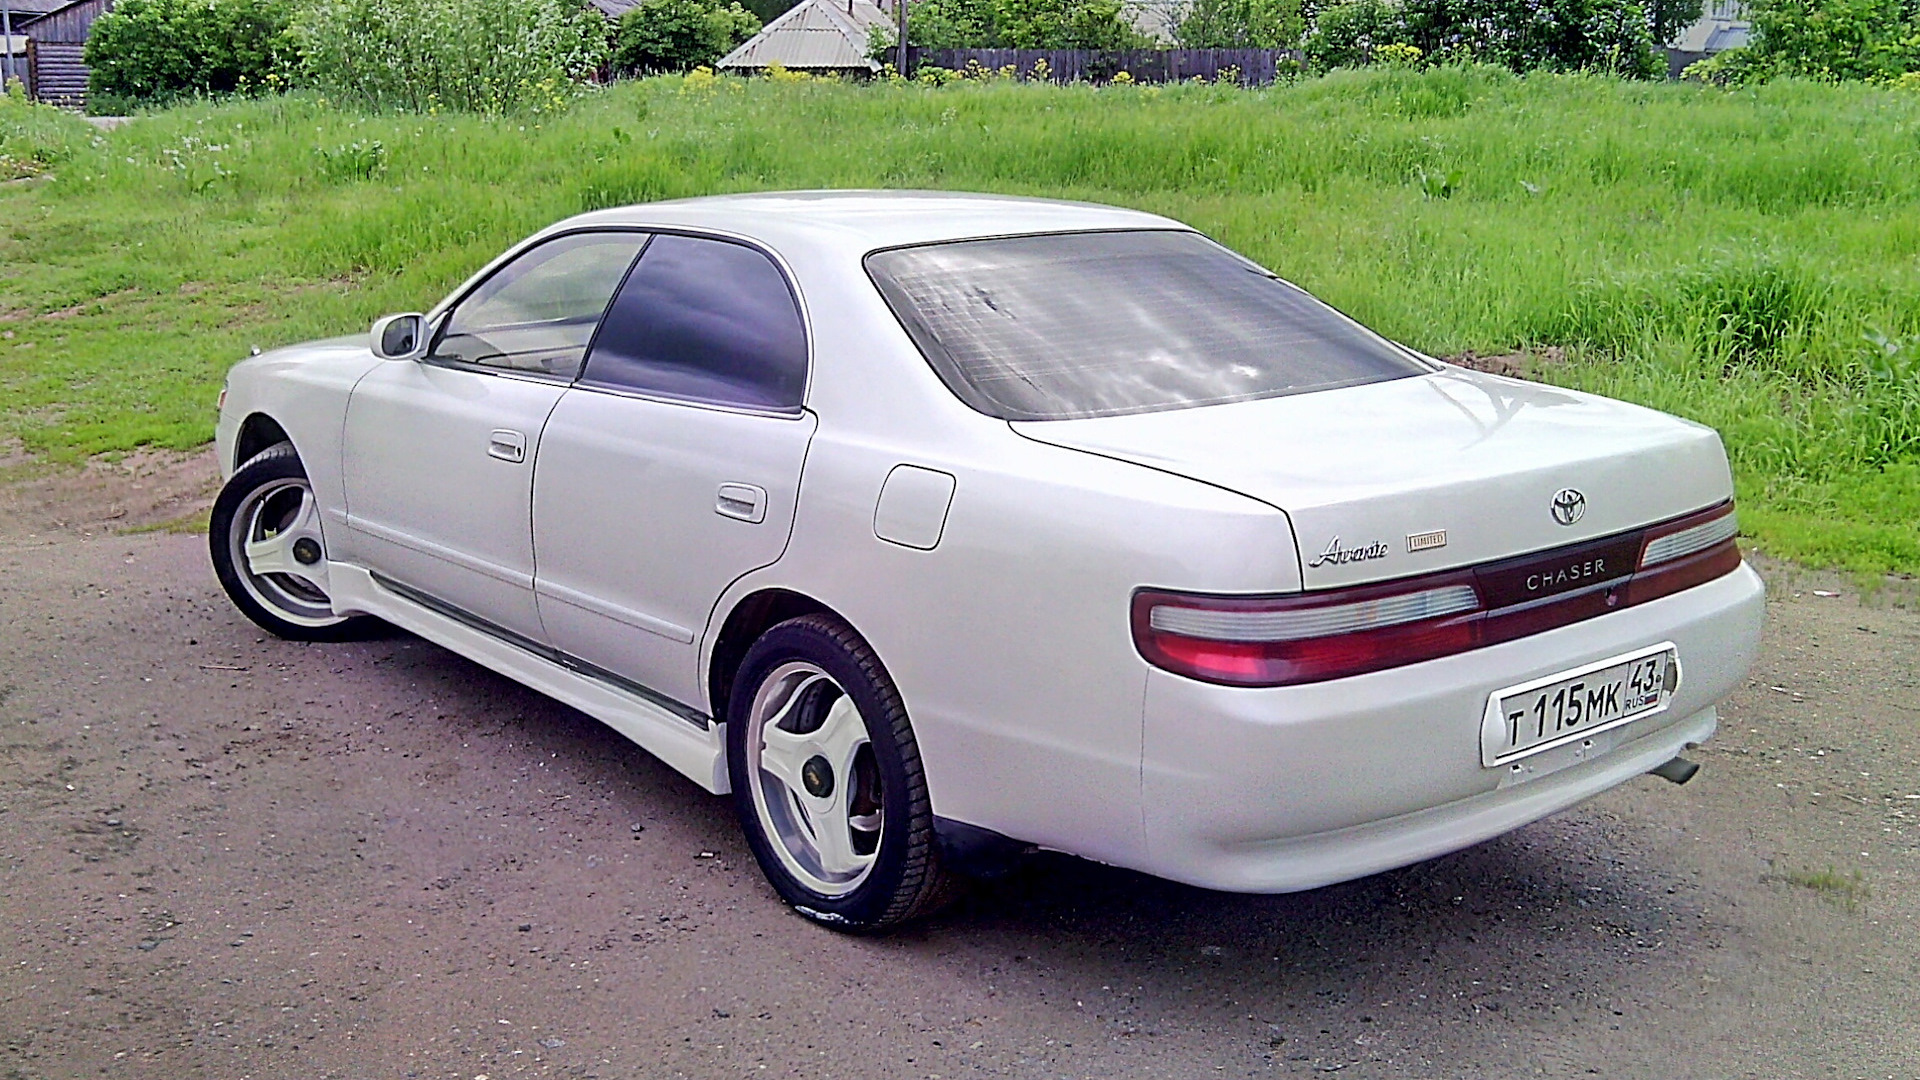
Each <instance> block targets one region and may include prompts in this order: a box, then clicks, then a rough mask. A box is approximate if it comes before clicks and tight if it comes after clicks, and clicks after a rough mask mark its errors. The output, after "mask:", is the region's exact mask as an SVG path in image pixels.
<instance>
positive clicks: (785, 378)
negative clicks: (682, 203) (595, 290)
mask: <svg viewBox="0 0 1920 1080" xmlns="http://www.w3.org/2000/svg"><path fill="white" fill-rule="evenodd" d="M580 381H581V382H582V383H584V384H586V385H589V386H605V387H611V388H615V389H621V390H638V391H640V392H642V393H646V394H654V395H660V396H663V397H671V398H680V399H683V400H687V401H698V402H706V403H712V404H719V405H735V406H741V407H745V408H754V409H780V410H788V409H798V408H799V407H800V399H801V396H802V394H803V393H804V392H805V390H806V385H807V334H806V329H805V327H804V326H802V324H801V322H800V308H799V305H798V304H797V303H795V301H794V298H793V291H792V290H791V289H789V288H788V287H787V279H786V276H785V275H783V274H782V273H781V272H780V269H779V267H777V266H775V265H774V264H773V260H771V259H769V258H767V256H766V255H764V254H763V253H761V252H759V251H756V250H754V249H753V248H750V247H747V246H746V245H744V244H733V243H728V242H726V241H724V240H707V239H701V238H698V237H691V236H657V237H655V238H654V241H653V242H652V243H651V244H648V245H647V250H646V252H645V253H644V254H643V255H641V256H640V263H639V265H637V266H635V267H634V268H633V273H632V274H630V275H628V277H627V280H626V283H625V284H624V285H622V286H621V287H620V292H619V293H618V294H617V295H616V296H615V297H614V299H613V305H612V306H611V307H610V308H609V309H608V310H607V317H606V319H605V320H604V322H603V323H602V324H601V327H600V333H599V336H598V337H596V338H595V339H594V342H593V350H592V352H591V353H590V354H589V355H588V356H587V367H586V371H585V373H584V374H583V375H582V376H581V379H580Z"/></svg>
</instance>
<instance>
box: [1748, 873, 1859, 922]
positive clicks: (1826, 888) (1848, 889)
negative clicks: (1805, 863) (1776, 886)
mask: <svg viewBox="0 0 1920 1080" xmlns="http://www.w3.org/2000/svg"><path fill="white" fill-rule="evenodd" d="M1760 880H1761V881H1779V882H1784V883H1785V884H1788V885H1794V886H1797V887H1799V888H1802V889H1808V890H1811V891H1813V892H1816V893H1818V894H1820V896H1821V897H1822V898H1823V899H1826V900H1828V901H1831V902H1833V903H1836V904H1839V905H1840V906H1842V907H1844V908H1846V909H1847V910H1848V911H1852V910H1854V909H1855V908H1857V907H1858V906H1859V905H1860V902H1861V901H1863V900H1866V899H1867V898H1869V897H1870V896H1872V895H1873V894H1872V890H1870V889H1869V888H1868V887H1867V879H1866V877H1865V875H1863V874H1861V873H1860V871H1858V870H1849V871H1845V872H1842V871H1839V870H1835V869H1834V868H1833V867H1831V866H1829V867H1827V868H1826V869H1825V870H1813V869H1808V868H1805V867H1789V868H1787V869H1785V870H1777V871H1774V870H1770V871H1768V872H1767V873H1765V874H1762V875H1761V877H1760Z"/></svg>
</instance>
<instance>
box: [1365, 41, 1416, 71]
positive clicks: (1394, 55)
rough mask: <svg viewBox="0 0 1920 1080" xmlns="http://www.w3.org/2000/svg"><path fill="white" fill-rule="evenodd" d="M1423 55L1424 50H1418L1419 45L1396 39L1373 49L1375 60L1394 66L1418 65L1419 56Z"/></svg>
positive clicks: (1407, 66) (1408, 66)
mask: <svg viewBox="0 0 1920 1080" xmlns="http://www.w3.org/2000/svg"><path fill="white" fill-rule="evenodd" d="M1425 55H1426V54H1425V53H1424V52H1421V51H1420V46H1418V45H1409V44H1407V43H1406V42H1404V41H1396V42H1393V43H1392V44H1390V45H1382V46H1380V47H1379V48H1377V49H1375V50H1373V58H1374V60H1375V61H1377V62H1379V63H1382V64H1385V65H1386V66H1388V67H1396V68H1410V67H1419V66H1420V58H1421V57H1422V56H1425Z"/></svg>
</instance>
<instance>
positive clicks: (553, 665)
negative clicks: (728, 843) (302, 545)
mask: <svg viewBox="0 0 1920 1080" xmlns="http://www.w3.org/2000/svg"><path fill="white" fill-rule="evenodd" d="M327 584H328V585H329V586H330V589H329V591H330V592H331V593H332V594H333V605H334V610H336V611H339V612H342V613H346V612H349V611H352V612H356V613H358V612H365V613H367V614H369V615H378V616H379V617H380V618H382V619H385V620H386V621H388V622H390V623H392V624H393V625H395V626H398V627H400V628H401V629H402V630H407V631H410V632H412V633H415V634H418V635H420V636H421V637H423V638H426V639H427V640H428V641H431V642H433V643H434V644H436V645H440V646H443V647H445V648H447V649H451V650H452V651H454V652H456V653H459V654H460V655H461V656H464V657H466V658H467V659H469V660H472V661H473V662H475V663H477V664H480V665H482V666H484V667H487V668H490V669H492V670H493V671H496V672H499V673H500V674H502V675H505V676H506V677H507V678H509V679H512V680H514V681H515V682H519V683H522V684H525V685H526V686H528V687H531V688H532V689H534V690H538V691H539V692H541V693H543V694H545V695H547V696H548V697H550V698H553V699H554V700H556V701H560V702H563V703H565V704H567V705H571V706H573V707H574V708H576V709H579V710H580V711H581V712H583V713H586V714H587V715H588V716H591V717H593V718H594V719H596V720H598V721H600V722H601V723H603V724H606V725H607V726H608V727H610V728H612V729H613V730H615V731H617V732H619V733H620V734H622V735H624V736H626V737H627V738H628V739H630V740H632V741H633V742H634V743H635V744H637V745H638V746H639V747H640V748H641V749H643V750H645V751H646V752H647V753H649V754H652V755H653V756H654V757H657V758H659V759H660V760H661V761H664V762H666V763H667V764H668V765H669V766H671V767H672V768H673V769H674V770H676V771H677V772H679V773H681V774H682V775H684V776H686V777H687V779H689V780H692V781H693V782H694V783H696V784H699V785H700V786H701V787H702V788H704V789H706V790H707V791H709V792H711V793H713V794H715V795H725V794H727V793H728V792H729V791H730V790H732V789H731V784H730V782H729V781H728V779H727V751H726V746H727V740H726V725H725V724H723V723H706V722H705V719H706V718H705V717H699V718H698V719H697V720H696V719H695V718H694V717H693V716H690V715H689V714H688V711H687V710H685V709H684V708H683V707H679V706H677V705H675V706H673V707H669V705H668V704H666V703H663V702H661V701H660V700H658V699H657V698H656V697H655V696H654V695H652V694H651V693H649V692H642V690H641V688H640V687H638V686H635V685H633V684H631V683H628V682H627V681H626V680H624V679H618V677H615V676H612V675H611V673H606V674H607V677H604V678H601V677H596V676H598V675H600V674H601V673H600V672H599V670H598V669H593V671H591V672H588V671H583V670H579V669H578V668H577V667H573V666H569V665H567V664H564V663H561V662H560V661H558V660H555V659H553V658H551V657H549V656H545V655H542V654H541V653H540V652H536V651H535V650H534V649H533V648H529V647H528V646H530V645H532V644H533V643H531V642H529V643H527V645H521V644H518V643H515V642H512V641H509V640H506V639H505V638H503V637H501V636H497V635H495V634H492V633H489V632H488V631H486V630H484V629H480V628H479V627H477V626H475V625H473V624H472V623H471V622H469V621H468V620H466V619H462V618H459V617H456V616H455V615H453V614H451V613H448V612H445V611H442V610H439V609H438V608H437V606H428V605H427V604H426V603H423V602H421V601H420V600H417V599H414V598H413V597H411V596H409V595H406V594H403V593H402V592H400V591H399V590H398V589H396V588H388V587H384V586H383V585H382V583H381V582H379V581H377V580H375V578H374V576H373V575H372V574H371V573H369V572H367V571H366V570H365V569H363V568H362V567H358V566H353V565H351V564H348V563H339V562H329V563H328V564H327ZM408 592H411V590H408Z"/></svg>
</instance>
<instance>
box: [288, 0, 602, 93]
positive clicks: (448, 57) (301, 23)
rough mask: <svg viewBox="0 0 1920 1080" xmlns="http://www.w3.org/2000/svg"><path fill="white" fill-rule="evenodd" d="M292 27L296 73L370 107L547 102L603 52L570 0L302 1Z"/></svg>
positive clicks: (587, 15) (592, 24) (596, 24)
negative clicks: (305, 3) (297, 61)
mask: <svg viewBox="0 0 1920 1080" xmlns="http://www.w3.org/2000/svg"><path fill="white" fill-rule="evenodd" d="M293 33H294V37H295V39H296V41H297V43H298V45H299V50H300V75H301V77H302V79H304V80H305V81H306V82H308V83H310V84H312V85H313V86H315V87H318V88H319V89H320V90H322V91H324V92H325V93H326V94H328V95H329V96H331V97H335V98H338V99H342V100H351V101H359V102H362V103H364V104H368V105H372V106H374V107H376V108H399V109H409V110H417V111H431V110H434V109H452V110H458V111H464V112H483V113H500V112H508V111H512V110H515V109H524V108H530V109H536V110H538V109H546V108H550V107H557V106H560V105H563V104H565V102H566V101H567V100H568V99H569V98H570V97H571V95H572V94H573V92H574V90H575V88H576V86H577V84H578V82H579V81H580V80H582V79H584V78H586V77H587V76H588V75H589V74H591V73H593V72H594V71H597V70H598V69H599V68H600V66H601V65H602V64H603V63H605V62H606V58H607V26H606V19H605V18H604V17H603V16H601V15H600V14H599V13H598V12H596V11H595V10H594V9H592V8H589V7H586V6H584V5H582V4H579V3H577V2H576V0H311V2H310V4H309V5H308V6H307V7H306V8H304V9H303V10H302V11H301V12H300V15H299V17H298V18H297V19H295V21H294V25H293Z"/></svg>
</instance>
